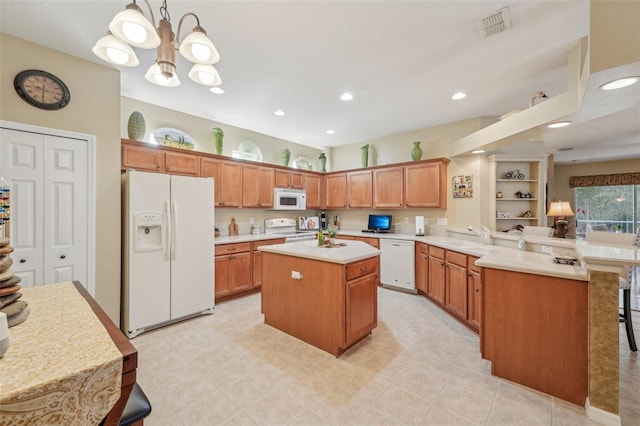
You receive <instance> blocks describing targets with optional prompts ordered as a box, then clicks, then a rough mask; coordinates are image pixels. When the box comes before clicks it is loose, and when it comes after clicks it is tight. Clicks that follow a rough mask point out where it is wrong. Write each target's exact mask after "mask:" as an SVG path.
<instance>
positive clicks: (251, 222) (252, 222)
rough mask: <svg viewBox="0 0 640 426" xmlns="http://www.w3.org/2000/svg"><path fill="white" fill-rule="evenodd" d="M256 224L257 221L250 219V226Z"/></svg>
mask: <svg viewBox="0 0 640 426" xmlns="http://www.w3.org/2000/svg"><path fill="white" fill-rule="evenodd" d="M255 223H256V220H255V219H254V218H252V217H250V218H249V225H253V224H255Z"/></svg>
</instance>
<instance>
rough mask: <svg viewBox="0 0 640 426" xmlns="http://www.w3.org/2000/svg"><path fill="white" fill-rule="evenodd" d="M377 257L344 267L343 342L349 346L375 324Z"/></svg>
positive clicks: (367, 332)
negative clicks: (344, 322) (344, 324)
mask: <svg viewBox="0 0 640 426" xmlns="http://www.w3.org/2000/svg"><path fill="white" fill-rule="evenodd" d="M377 275H378V258H377V257H374V258H369V259H365V260H361V261H359V262H354V263H350V264H348V265H347V267H346V280H347V281H346V286H345V302H346V303H345V308H346V309H345V320H346V327H345V342H346V346H347V347H349V346H351V345H353V344H354V343H355V342H357V341H358V340H360V339H361V338H363V337H365V336H366V335H367V334H369V333H370V332H371V330H373V329H374V328H375V327H376V325H377V312H378V307H377V300H378V297H377V294H376V292H377V289H376V287H377V285H378V280H377V278H378V277H377Z"/></svg>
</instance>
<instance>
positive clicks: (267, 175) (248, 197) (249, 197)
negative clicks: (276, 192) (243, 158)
mask: <svg viewBox="0 0 640 426" xmlns="http://www.w3.org/2000/svg"><path fill="white" fill-rule="evenodd" d="M273 188H274V169H273V168H271V167H261V166H256V165H253V164H243V166H242V206H243V207H261V208H272V207H273Z"/></svg>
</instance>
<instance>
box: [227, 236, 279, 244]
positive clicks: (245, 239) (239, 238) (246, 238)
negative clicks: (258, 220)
mask: <svg viewBox="0 0 640 426" xmlns="http://www.w3.org/2000/svg"><path fill="white" fill-rule="evenodd" d="M281 238H284V236H282V235H277V234H244V235H234V236H232V237H230V236H226V237H217V238H216V239H215V244H216V245H218V244H219V245H222V244H234V243H246V242H250V241H264V240H277V239H281Z"/></svg>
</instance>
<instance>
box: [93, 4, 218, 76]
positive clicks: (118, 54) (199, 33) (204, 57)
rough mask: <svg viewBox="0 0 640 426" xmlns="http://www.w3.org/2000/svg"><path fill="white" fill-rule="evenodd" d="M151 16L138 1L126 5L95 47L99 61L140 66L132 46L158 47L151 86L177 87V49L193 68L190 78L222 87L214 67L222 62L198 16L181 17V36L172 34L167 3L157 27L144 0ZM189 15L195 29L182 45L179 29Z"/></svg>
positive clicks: (161, 11) (148, 72)
mask: <svg viewBox="0 0 640 426" xmlns="http://www.w3.org/2000/svg"><path fill="white" fill-rule="evenodd" d="M144 2H145V3H146V4H147V7H148V9H149V14H150V15H151V22H150V21H149V20H148V19H147V18H146V17H145V15H144V13H143V12H142V9H140V7H139V6H138V5H137V4H136V0H133V3H130V4H128V5H127V6H126V8H125V10H124V11H122V12H120V13H118V14H117V15H116V16H114V18H113V20H112V21H111V22H110V23H109V32H108V33H107V35H106V36H104V37H102V38H101V39H100V40H98V42H97V43H96V44H95V46H93V49H92V50H93V53H94V54H95V55H96V56H98V57H99V58H100V59H102V60H104V61H107V62H111V63H112V64H116V65H121V66H125V67H135V66H137V65H139V63H140V62H139V61H138V58H137V57H136V54H135V52H134V50H133V49H132V48H131V46H134V47H139V48H141V49H154V48H157V56H156V62H155V63H154V64H152V65H151V66H150V67H149V69H148V70H147V72H146V74H145V79H146V80H147V81H149V82H150V83H153V84H156V85H158V86H163V87H178V86H180V84H181V83H180V79H179V78H178V76H177V74H176V50H178V51H179V52H180V54H181V55H182V56H183V57H184V58H185V59H186V60H188V61H189V62H192V63H193V64H194V65H193V67H192V68H191V71H189V74H188V75H189V78H190V79H191V80H193V81H194V82H196V83H198V84H202V85H203V86H209V87H214V86H219V85H221V84H222V80H221V78H220V74H219V73H218V71H217V70H216V69H215V68H214V67H213V64H215V63H217V62H218V61H219V60H220V54H219V53H218V51H217V50H216V48H215V46H214V45H213V42H212V41H211V40H210V39H209V38H208V37H207V33H206V31H205V30H204V29H203V28H202V27H201V26H200V19H199V18H198V16H197V15H196V14H195V13H191V12H189V13H186V14H184V15H183V16H182V18H180V22H179V24H178V34H177V37H176V34H175V33H174V32H173V28H172V26H171V17H170V15H169V11H168V10H167V1H166V0H164V1H163V2H162V6H161V7H160V15H161V16H162V19H161V20H160V22H159V23H158V27H157V28H155V18H154V16H153V11H152V9H151V5H150V4H149V1H148V0H144ZM188 16H193V17H194V18H195V19H196V26H195V27H194V28H193V29H192V30H191V34H189V35H188V36H187V37H185V38H184V40H183V41H182V43H180V29H181V28H182V23H183V21H184V20H185V18H187V17H188Z"/></svg>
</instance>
